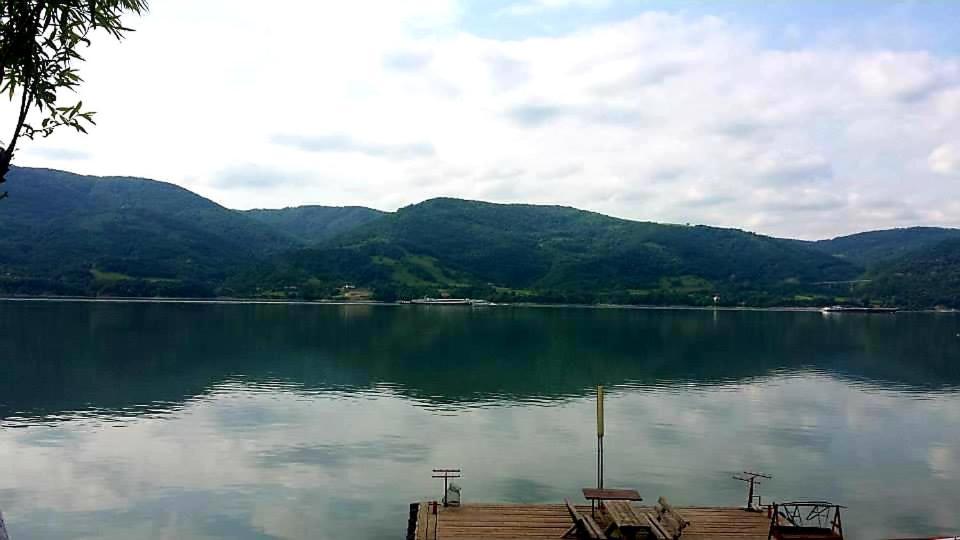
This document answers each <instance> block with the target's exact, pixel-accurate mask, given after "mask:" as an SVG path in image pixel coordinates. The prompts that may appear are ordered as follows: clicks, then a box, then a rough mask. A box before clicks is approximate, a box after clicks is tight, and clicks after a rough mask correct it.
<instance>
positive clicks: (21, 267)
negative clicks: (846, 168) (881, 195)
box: [0, 168, 960, 305]
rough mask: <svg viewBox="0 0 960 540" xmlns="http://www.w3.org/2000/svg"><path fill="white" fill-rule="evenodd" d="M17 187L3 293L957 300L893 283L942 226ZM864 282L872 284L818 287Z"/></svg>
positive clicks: (81, 183)
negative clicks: (288, 202) (798, 234)
mask: <svg viewBox="0 0 960 540" xmlns="http://www.w3.org/2000/svg"><path fill="white" fill-rule="evenodd" d="M9 190H10V191H11V197H10V198H9V199H8V200H5V201H4V202H3V203H0V292H5V293H7V294H11V293H12V294H39V293H52V294H89V295H131V296H157V295H171V296H174V295H184V296H215V295H236V296H252V297H261V296H280V297H283V296H292V297H303V298H327V297H331V296H335V295H337V294H339V293H340V292H342V291H340V290H339V289H340V287H341V286H342V285H343V284H344V283H348V282H349V283H354V285H356V286H357V287H360V288H364V289H369V290H371V291H373V294H374V295H375V296H376V297H377V298H381V299H394V298H409V297H413V296H416V295H424V294H430V295H435V294H464V295H471V296H484V297H489V298H495V299H500V300H513V301H548V302H550V301H575V302H583V303H594V302H614V303H651V304H663V303H680V304H696V305H704V304H709V303H712V302H713V301H714V300H713V298H714V295H715V294H719V295H720V298H721V303H724V304H730V305H817V304H822V303H827V302H843V301H847V302H859V303H863V302H871V301H873V302H877V301H879V302H890V301H898V302H903V303H904V304H905V305H920V304H922V303H923V302H930V301H936V302H937V303H938V304H940V305H954V304H960V300H958V299H957V298H955V297H954V295H953V293H951V292H949V291H945V292H944V294H926V293H925V295H919V290H920V289H924V290H928V289H929V287H930V283H931V282H930V281H929V280H926V281H923V280H921V281H923V283H925V285H924V286H923V287H920V288H919V289H918V288H917V287H912V288H911V287H910V286H907V285H906V282H905V281H904V284H905V285H904V287H905V290H913V291H914V293H910V294H913V295H914V296H915V298H914V297H910V298H905V297H903V295H902V294H900V295H898V294H894V293H895V292H901V291H899V290H898V289H897V283H899V282H898V281H897V280H898V278H897V275H898V273H899V275H903V274H904V272H903V271H902V269H903V268H905V266H904V265H905V264H907V263H909V259H910V257H913V256H917V257H919V258H918V260H926V259H924V258H923V257H926V255H923V254H924V253H927V252H928V251H930V250H934V251H935V249H936V246H938V245H939V244H940V243H941V242H943V241H947V244H946V247H944V248H943V249H945V250H947V251H950V250H953V249H960V247H957V248H955V247H954V245H953V244H950V243H949V242H948V241H949V240H950V239H952V238H955V237H956V238H960V230H958V229H947V228H936V227H914V228H905V229H889V230H884V231H868V232H864V233H857V234H854V235H847V236H841V237H837V238H833V239H827V240H819V241H812V242H811V241H801V240H791V239H783V238H776V237H771V236H766V235H762V234H758V233H753V232H750V231H745V230H742V229H735V228H721V227H711V226H707V225H695V226H689V225H679V224H662V223H655V222H650V221H636V220H630V219H624V218H618V217H612V216H606V215H604V214H600V213H597V212H591V211H586V210H580V209H577V208H573V207H570V206H562V205H534V204H525V203H511V204H499V203H490V202H484V201H471V200H464V199H456V198H451V197H436V198H432V199H428V200H425V201H422V202H420V203H416V204H412V205H408V206H405V207H403V208H400V209H398V210H397V211H395V212H384V211H380V210H375V209H371V208H367V207H363V206H343V207H335V206H322V205H305V206H298V207H287V208H283V209H253V210H232V209H229V208H226V207H223V206H221V205H219V204H217V203H216V202H214V201H211V200H209V199H206V198H204V197H201V196H199V195H197V194H195V193H193V192H190V191H189V190H187V189H184V188H182V187H179V186H176V185H174V184H169V183H166V182H161V181H156V180H149V179H136V178H128V177H90V176H81V175H75V174H73V173H69V172H66V171H57V170H53V169H29V168H17V169H15V170H14V171H13V172H12V173H11V183H10V184H9ZM941 255H942V254H941ZM930 260H934V259H930ZM935 260H947V261H949V262H948V263H947V264H946V266H944V267H942V268H940V270H939V272H940V275H943V273H944V272H952V271H953V270H952V269H953V266H951V265H952V264H953V263H952V261H953V259H951V258H949V257H947V258H946V259H944V258H943V257H941V258H940V259H935ZM895 261H901V262H902V264H900V265H897V264H894V262H895ZM918 271H919V269H916V268H914V269H913V270H912V273H911V274H910V275H912V276H918V275H920V274H919V273H918ZM864 280H869V281H865V282H868V283H875V285H870V286H852V287H847V288H846V289H843V290H841V289H842V288H837V287H831V286H828V285H825V284H827V283H837V282H848V283H850V282H855V281H864ZM946 283H952V282H950V281H949V280H948V281H947V282H946ZM881 284H882V286H881ZM928 292H929V291H928Z"/></svg>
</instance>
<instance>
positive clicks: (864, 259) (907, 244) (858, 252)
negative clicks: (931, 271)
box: [811, 227, 960, 267]
mask: <svg viewBox="0 0 960 540" xmlns="http://www.w3.org/2000/svg"><path fill="white" fill-rule="evenodd" d="M951 238H960V230H958V229H943V228H939V227H909V228H905V229H890V230H886V231H870V232H864V233H859V234H851V235H850V236H841V237H839V238H834V239H831V240H819V241H817V242H811V245H812V246H813V247H814V248H816V249H818V250H820V251H823V252H824V253H827V254H829V255H834V256H836V257H840V258H843V259H845V260H848V261H851V262H853V263H855V264H858V265H860V266H865V267H870V266H873V265H876V264H878V263H884V262H889V261H893V260H896V259H898V258H901V257H904V256H907V255H910V254H912V253H914V252H917V251H921V250H923V249H925V248H928V247H932V246H934V245H936V244H939V243H940V242H943V241H944V240H949V239H951Z"/></svg>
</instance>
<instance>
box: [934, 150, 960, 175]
mask: <svg viewBox="0 0 960 540" xmlns="http://www.w3.org/2000/svg"><path fill="white" fill-rule="evenodd" d="M927 162H928V163H929V164H930V170H931V171H933V172H935V173H938V174H946V175H955V174H957V173H960V146H958V145H957V144H953V143H944V144H941V145H940V146H938V147H936V148H934V149H933V151H932V152H930V156H929V157H928V158H927Z"/></svg>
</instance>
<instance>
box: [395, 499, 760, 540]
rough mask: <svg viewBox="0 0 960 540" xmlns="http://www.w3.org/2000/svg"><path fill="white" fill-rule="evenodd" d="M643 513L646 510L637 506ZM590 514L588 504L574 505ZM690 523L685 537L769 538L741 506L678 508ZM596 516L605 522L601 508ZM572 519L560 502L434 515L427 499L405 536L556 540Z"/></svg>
mask: <svg viewBox="0 0 960 540" xmlns="http://www.w3.org/2000/svg"><path fill="white" fill-rule="evenodd" d="M635 508H636V509H638V510H641V511H645V510H648V508H646V507H643V506H640V505H635ZM577 509H578V510H580V511H581V512H583V513H587V514H589V513H590V506H577ZM677 511H678V512H680V513H681V514H682V515H683V517H684V518H686V519H687V520H689V521H690V523H691V525H690V526H689V527H688V528H686V529H685V530H684V531H683V540H708V539H715V540H767V533H768V532H769V530H770V519H769V518H768V517H767V515H766V514H765V513H757V512H747V511H744V510H743V509H741V508H722V507H678V508H677ZM596 515H597V520H598V521H599V522H600V525H601V526H604V527H605V526H606V522H605V520H604V518H603V516H602V512H600V511H599V510H598V511H597V514H596ZM572 523H573V521H572V520H571V519H570V514H569V513H568V511H567V508H566V506H564V505H563V504H465V505H463V506H460V507H448V508H444V507H443V506H440V507H439V508H438V509H437V513H436V514H433V512H432V510H431V508H430V504H429V503H425V502H424V503H416V504H415V505H412V506H411V511H410V522H409V525H408V530H407V539H408V540H487V539H490V540H500V539H507V538H513V539H518V540H522V539H541V538H542V539H546V538H551V539H554V540H559V539H560V537H561V536H562V535H563V533H564V532H565V531H566V530H567V528H568V527H570V525H571V524H572Z"/></svg>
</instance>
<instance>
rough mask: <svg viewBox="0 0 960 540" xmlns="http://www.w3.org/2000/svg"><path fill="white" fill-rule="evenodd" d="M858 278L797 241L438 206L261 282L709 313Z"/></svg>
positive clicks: (412, 210)
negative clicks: (698, 308)
mask: <svg viewBox="0 0 960 540" xmlns="http://www.w3.org/2000/svg"><path fill="white" fill-rule="evenodd" d="M860 272H861V269H860V268H859V267H857V266H855V265H853V264H851V263H849V262H846V261H843V260H840V259H837V258H835V257H831V256H829V255H826V254H823V253H820V252H818V251H816V250H813V249H810V248H809V247H807V246H804V245H800V244H798V243H796V242H792V241H786V240H780V239H776V238H770V237H766V236H761V235H757V234H753V233H749V232H744V231H740V230H734V229H720V228H714V227H703V226H697V227H688V226H682V225H663V224H658V223H648V222H636V221H628V220H622V219H616V218H612V217H609V216H604V215H601V214H596V213H593V212H586V211H583V210H577V209H574V208H567V207H559V206H535V205H522V204H509V205H505V204H492V203H484V202H476V201H464V200H459V199H448V198H441V199H432V200H429V201H425V202H423V203H420V204H416V205H412V206H409V207H406V208H403V209H400V210H399V211H397V212H396V213H395V214H391V215H386V216H384V217H382V218H381V219H378V220H376V221H373V222H371V223H369V224H367V225H364V226H361V227H358V228H356V229H354V230H353V231H351V232H349V233H346V234H344V235H341V236H340V237H337V238H335V239H334V240H333V241H331V242H328V243H327V244H326V245H324V246H321V247H319V248H316V249H309V250H301V251H295V252H291V253H288V254H286V255H284V256H282V257H280V258H279V259H278V260H277V261H276V264H275V265H274V266H273V267H272V268H269V269H262V273H261V276H264V275H267V274H270V275H272V276H273V277H274V278H276V277H277V276H286V278H287V279H298V278H300V279H302V278H305V277H308V276H309V277H311V278H313V279H319V280H321V281H325V280H326V281H328V280H342V281H356V282H360V283H368V284H373V285H379V286H380V287H381V288H386V289H392V288H398V290H399V294H400V295H401V296H414V295H418V294H436V293H437V292H438V291H441V292H442V290H443V289H453V290H457V289H460V290H462V291H463V293H464V294H469V293H473V294H478V292H477V291H478V290H479V291H480V294H485V295H487V296H490V295H497V294H498V292H499V293H500V294H499V296H504V294H503V293H507V294H506V297H507V298H509V297H510V296H509V295H511V294H512V295H515V296H516V298H517V299H525V298H532V299H537V300H543V299H547V300H571V301H584V300H586V301H593V300H597V299H598V298H601V297H602V298H603V299H608V300H617V301H636V302H656V303H660V302H664V301H678V302H699V303H706V302H710V301H712V300H711V297H712V295H713V293H714V292H716V291H727V293H730V294H733V293H734V291H741V292H742V291H744V290H749V291H752V293H751V294H756V293H758V292H759V291H761V290H776V291H778V293H777V294H779V293H780V291H784V290H792V289H796V288H797V287H799V286H802V285H809V284H810V283H813V282H818V281H830V280H844V279H852V278H854V277H855V276H857V275H858V274H859V273H860ZM248 281H256V279H252V278H249V279H248ZM808 288H809V287H808ZM597 293H602V296H598V295H597ZM738 294H740V293H738Z"/></svg>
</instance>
